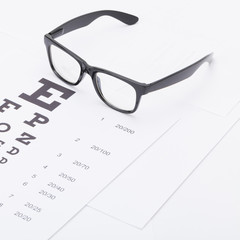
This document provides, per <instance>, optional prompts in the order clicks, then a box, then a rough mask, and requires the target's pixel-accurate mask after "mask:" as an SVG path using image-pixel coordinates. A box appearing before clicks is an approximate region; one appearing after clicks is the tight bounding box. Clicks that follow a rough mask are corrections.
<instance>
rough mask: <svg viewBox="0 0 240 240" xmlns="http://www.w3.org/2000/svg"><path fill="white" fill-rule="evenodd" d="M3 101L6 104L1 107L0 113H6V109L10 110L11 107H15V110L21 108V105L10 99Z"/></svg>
mask: <svg viewBox="0 0 240 240" xmlns="http://www.w3.org/2000/svg"><path fill="white" fill-rule="evenodd" d="M3 101H5V103H4V104H3V105H2V106H0V112H4V109H8V108H10V105H12V106H14V109H16V110H17V109H19V108H20V107H21V105H19V104H17V103H15V102H13V101H11V100H9V99H6V98H5V99H4V100H3Z"/></svg>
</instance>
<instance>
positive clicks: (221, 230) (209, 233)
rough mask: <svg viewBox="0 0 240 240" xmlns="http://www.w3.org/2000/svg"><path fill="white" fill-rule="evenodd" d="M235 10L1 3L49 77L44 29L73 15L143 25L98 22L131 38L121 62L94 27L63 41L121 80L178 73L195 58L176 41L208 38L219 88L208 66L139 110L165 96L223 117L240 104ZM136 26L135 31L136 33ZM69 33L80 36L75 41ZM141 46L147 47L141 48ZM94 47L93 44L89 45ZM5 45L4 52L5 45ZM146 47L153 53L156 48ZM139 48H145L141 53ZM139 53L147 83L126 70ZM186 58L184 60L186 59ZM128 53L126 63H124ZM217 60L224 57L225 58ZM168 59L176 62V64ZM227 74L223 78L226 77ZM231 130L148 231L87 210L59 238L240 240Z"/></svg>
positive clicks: (226, 6)
mask: <svg viewBox="0 0 240 240" xmlns="http://www.w3.org/2000/svg"><path fill="white" fill-rule="evenodd" d="M238 5H239V3H238V1H234V0H232V1H227V2H219V1H206V0H205V1H187V0H184V1H164V2H163V1H157V0H150V1H147V2H144V1H143V2H139V1H131V2H130V1H127V0H123V1H119V2H115V1H106V0H104V1H95V0H93V1H87V2H86V1H79V0H78V1H77V0H76V1H75V0H69V1H66V2H59V1H56V0H54V1H50V2H49V1H46V0H44V1H40V2H33V1H30V0H23V1H21V2H19V1H16V0H14V1H8V2H4V4H2V5H1V14H0V31H1V32H7V33H9V35H12V36H14V37H16V38H18V39H20V40H19V42H18V43H17V44H16V47H19V48H22V47H23V48H25V49H26V51H27V52H28V53H30V54H32V55H34V56H38V57H39V58H40V59H42V60H44V63H45V65H44V66H40V67H41V69H42V71H43V72H44V73H47V72H49V71H50V68H49V66H48V62H47V59H46V52H45V47H44V44H43V34H45V33H46V32H48V31H50V30H52V29H53V28H55V27H56V26H58V25H59V24H61V23H62V22H65V21H67V20H69V19H71V18H73V17H76V16H78V15H81V14H84V13H87V12H91V11H95V10H98V9H116V10H122V11H126V12H129V13H133V14H136V15H138V16H139V17H140V22H139V24H138V25H136V27H135V26H132V27H131V28H129V30H126V32H125V31H124V30H123V29H118V28H117V30H116V28H115V23H114V22H113V21H111V24H110V23H109V24H108V25H106V26H104V27H102V28H99V27H100V26H101V21H100V22H99V24H98V23H96V28H97V29H99V30H98V32H97V33H101V31H103V30H104V29H105V27H106V28H107V29H111V31H110V30H107V32H108V31H109V32H110V33H114V34H118V37H119V40H120V39H121V38H120V37H121V36H122V38H123V39H124V38H125V40H127V42H124V41H123V39H121V41H120V42H121V44H123V46H122V47H121V48H120V50H119V52H121V53H122V55H118V56H121V57H119V58H118V59H117V61H112V59H114V58H115V56H116V55H115V54H118V53H117V52H115V49H116V47H118V46H119V44H116V42H115V38H114V36H112V38H111V39H110V40H111V44H107V45H108V46H109V48H110V49H111V48H112V49H111V51H110V52H109V53H106V57H105V58H104V59H103V58H102V55H101V54H100V53H101V49H102V51H103V52H104V51H105V50H104V49H106V46H104V45H103V46H102V45H101V46H100V41H97V40H98V38H99V35H100V34H97V33H96V32H93V31H92V30H94V27H93V28H90V30H91V32H90V30H89V35H83V34H82V33H83V31H81V30H80V31H79V33H76V35H75V34H73V35H71V36H69V41H68V39H66V42H67V41H68V42H67V43H68V46H71V44H72V46H73V48H75V49H76V50H77V52H78V53H79V55H81V49H82V51H83V54H85V56H89V61H90V62H92V63H94V65H101V64H102V65H103V66H104V67H106V68H110V69H112V70H116V71H117V72H119V73H123V74H124V73H126V74H124V75H126V76H130V77H134V78H136V79H139V80H142V81H145V79H146V78H147V76H148V74H149V72H150V71H154V73H155V75H154V76H152V78H151V79H149V80H150V81H151V80H155V79H156V78H157V79H158V78H159V76H160V77H161V76H164V75H165V74H166V73H171V72H172V70H177V69H176V68H177V67H178V66H180V65H181V63H182V64H184V62H185V60H187V59H189V61H190V62H191V57H190V58H189V56H193V55H192V49H193V48H192V46H191V51H189V52H187V51H186V49H187V48H186V47H183V48H181V44H180V48H179V47H178V46H177V44H175V43H176V42H178V40H180V39H179V37H176V36H179V35H180V36H185V37H186V39H190V38H189V37H192V36H193V37H194V38H195V39H198V40H199V41H198V42H200V43H201V42H202V41H201V39H204V41H206V42H207V43H208V42H210V43H211V45H212V46H213V47H214V50H215V53H216V54H215V55H216V57H217V59H216V66H220V67H218V69H217V70H215V71H214V74H213V75H214V76H221V79H220V82H219V81H218V77H216V78H214V84H210V85H209V84H208V83H209V81H208V80H209V79H208V77H207V76H209V75H208V71H206V69H207V68H204V70H203V71H201V72H200V73H197V74H196V75H195V76H193V78H191V80H190V81H187V82H186V83H184V84H179V85H178V86H174V87H173V88H171V89H170V88H169V89H166V90H165V91H162V92H161V96H159V97H156V94H153V95H152V96H150V95H149V96H146V98H145V99H146V100H145V99H144V101H146V102H145V103H144V101H142V103H141V104H143V108H140V111H141V109H146V108H145V107H144V106H147V105H148V104H149V102H153V100H155V97H156V98H157V99H158V100H159V105H158V106H157V108H159V109H162V108H164V105H165V103H166V99H168V104H167V106H169V104H170V105H171V104H172V105H173V106H176V105H174V104H175V102H176V100H178V103H179V105H180V106H181V105H182V103H192V104H194V105H196V106H199V107H202V108H203V109H206V110H207V111H211V112H214V113H216V114H218V115H222V116H226V115H227V114H229V112H230V113H231V110H232V109H233V108H234V106H236V104H237V103H238V101H239V99H240V95H239V90H238V89H239V84H238V79H239V73H238V72H239V71H238V63H239V60H238V56H239V53H240V49H239V41H240V36H239V34H238V31H237V29H238V28H239V26H238V25H239V13H238V9H239V8H238ZM145 19H146V22H149V23H150V22H151V23H154V24H152V25H149V30H148V31H149V34H145V31H146V30H144V31H142V30H141V29H140V27H139V26H141V25H140V23H142V22H143V21H145ZM118 26H120V25H118ZM150 26H151V27H150ZM134 27H135V28H134ZM96 28H95V29H96ZM120 28H121V27H120ZM138 28H139V30H138V32H137V30H136V31H135V30H134V29H138ZM122 30H123V31H122ZM117 32H118V33H117ZM119 32H121V33H119ZM123 32H125V34H123ZM84 33H85V30H84ZM150 33H151V34H150ZM86 34H87V30H86ZM135 34H138V35H137V36H138V38H137V40H136V44H135V45H136V46H135V48H132V46H133V45H134V41H133V40H132V43H133V44H132V45H131V48H130V49H129V47H128V44H127V43H128V42H129V38H131V39H132V38H133V39H134V36H136V35H135ZM153 34H156V37H153ZM72 36H76V37H74V39H73V38H72ZM85 36H86V38H85ZM115 36H117V35H115ZM84 38H85V39H84ZM169 39H170V41H169ZM173 39H174V40H173ZM140 41H141V42H140ZM96 42H97V44H96ZM169 42H170V43H169ZM1 43H2V42H1ZM124 43H125V45H124ZM137 43H138V44H139V45H140V46H144V47H141V48H138V46H139V45H138V44H137ZM172 43H173V44H172ZM11 44H12V43H11ZM143 44H144V45H143ZM158 44H159V45H161V47H160V51H156V49H159V45H158ZM174 44H175V45H174ZM89 45H91V46H90V47H89V48H88V46H89ZM4 46H6V45H4ZM157 46H158V47H157ZM173 46H175V47H173ZM2 48H3V49H4V50H7V49H6V48H5V47H2ZM149 48H152V50H150V49H149ZM199 48H201V46H200V45H199V44H196V47H195V48H194V49H196V56H198V55H199V52H198V50H199ZM8 49H11V46H8ZM113 49H114V51H113ZM137 49H140V51H139V50H137ZM96 50H99V52H97V53H96V52H95V51H96ZM131 50H132V52H131ZM164 50H165V51H164ZM175 50H176V51H175ZM142 51H144V52H146V51H149V56H150V57H152V61H150V63H155V64H153V65H152V69H153V70H152V69H151V68H149V72H148V68H146V69H145V70H146V72H144V77H143V78H141V76H140V75H141V74H140V73H139V71H138V70H137V69H139V65H138V64H137V62H136V65H135V66H134V68H132V67H129V63H135V59H136V58H139V59H140V57H139V55H141V53H142ZM131 53H132V54H133V55H131ZM183 53H184V54H186V55H185V56H183ZM154 54H155V55H154ZM168 54H169V55H168ZM126 55H127V56H128V58H127V60H128V61H129V62H128V61H126V58H125V56H126ZM131 56H132V57H131ZM218 56H223V57H221V59H220V58H219V57H218ZM101 59H102V61H101ZM156 59H157V60H158V61H159V63H160V65H161V67H159V66H160V65H159V64H158V63H157V62H158V61H157V60H156ZM183 59H184V60H183ZM225 59H226V60H225ZM109 60H110V61H109ZM115 60H116V59H115ZM171 60H173V63H172V62H171ZM17 61H19V62H21V59H19V60H18V59H15V61H14V63H15V62H17ZM100 62H101V64H100ZM119 63H121V64H119ZM140 63H141V61H140ZM225 63H226V68H225ZM104 64H106V65H104ZM150 65H151V64H150ZM26 66H27V64H26ZM108 66H109V67H108ZM140 66H142V64H141V65H140ZM163 68H164V69H163ZM135 69H136V70H135ZM130 70H131V72H130ZM218 70H219V71H218ZM216 73H217V74H216ZM215 74H216V75H215ZM223 75H224V76H225V78H222V76H223ZM203 76H204V77H203ZM153 78H154V79H153ZM211 79H213V78H211ZM18 80H19V79H18ZM149 80H148V81H149ZM192 80H193V81H192ZM194 80H197V82H196V81H194ZM224 80H226V81H224ZM12 81H13V83H15V82H16V80H15V79H12ZM146 81H147V80H146ZM19 82H20V81H18V83H19ZM1 84H4V78H2V79H1ZM19 84H20V83H19ZM225 84H226V85H225ZM186 86H187V87H186ZM199 87H201V88H199ZM193 90H195V91H193ZM212 91H213V92H212ZM159 94H160V93H159ZM86 95H87V94H86ZM86 95H85V97H86ZM1 96H2V93H1ZM89 99H90V97H89ZM95 100H96V99H93V101H92V102H90V104H91V103H94V101H95ZM88 101H90V100H88ZM157 108H156V105H155V106H153V108H152V109H148V111H147V113H148V114H149V113H153V112H154V111H155V110H156V109H157ZM239 116H240V115H238V114H237V115H236V116H234V118H235V119H237V117H239ZM234 129H235V130H234V131H231V132H230V133H229V136H230V135H231V136H232V137H229V138H227V140H226V142H227V143H225V144H220V145H219V146H218V149H219V150H218V152H216V153H215V151H214V152H213V153H212V154H211V155H213V154H216V155H214V157H213V159H210V157H209V158H207V159H205V162H204V164H203V165H201V166H200V168H198V169H197V171H195V172H194V174H193V175H192V176H191V177H190V178H189V179H188V181H187V182H186V183H185V184H184V185H183V186H182V187H181V188H180V189H179V190H178V191H177V193H176V194H175V195H174V196H173V197H172V198H171V200H170V201H168V203H167V204H166V205H165V206H164V207H163V208H162V209H161V211H159V213H158V214H157V215H156V216H155V218H154V219H153V221H151V222H150V223H149V224H148V225H147V227H146V228H144V230H143V231H140V230H136V229H135V228H132V227H130V226H128V225H125V224H123V223H120V222H118V221H115V220H114V219H112V218H109V217H107V216H104V215H103V214H99V213H98V212H95V211H93V210H91V209H88V208H86V209H85V210H84V211H83V213H82V214H79V215H78V216H77V218H75V220H74V221H72V223H69V224H68V226H67V227H66V228H65V229H63V230H62V231H61V232H60V233H59V235H56V237H55V238H56V239H62V240H63V239H66V238H68V239H79V238H84V239H99V238H104V239H113V238H114V239H151V238H152V239H179V238H182V239H193V238H194V239H213V238H216V239H226V238H231V239H234V240H235V239H239V225H240V224H239V223H240V217H239V216H240V212H239V195H240V193H239V190H238V182H239V181H240V179H239V174H238V173H239V161H238V158H239V155H240V153H239V151H238V145H237V142H238V140H239V139H238V135H239V131H237V130H236V128H234ZM224 140H225V139H224ZM223 143H224V141H223ZM233 153H234V154H233ZM209 159H210V160H209Z"/></svg>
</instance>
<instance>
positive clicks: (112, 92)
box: [44, 10, 213, 113]
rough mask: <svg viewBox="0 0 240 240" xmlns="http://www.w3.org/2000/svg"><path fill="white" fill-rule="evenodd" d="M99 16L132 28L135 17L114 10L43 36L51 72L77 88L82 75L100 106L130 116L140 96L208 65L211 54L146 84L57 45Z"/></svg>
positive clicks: (70, 23) (88, 17)
mask: <svg viewBox="0 0 240 240" xmlns="http://www.w3.org/2000/svg"><path fill="white" fill-rule="evenodd" d="M101 16H111V17H113V18H116V19H118V20H120V21H122V22H123V23H125V24H128V25H133V24H135V23H136V22H137V21H138V18H137V17H136V16H133V15H130V14H127V13H123V12H118V11H111V10H105V11H97V12H92V13H88V14H86V15H83V16H80V17H77V18H74V19H72V20H70V21H68V22H66V23H64V24H62V25H60V26H59V27H57V28H55V29H54V30H52V31H51V32H50V33H48V34H46V35H45V36H44V42H45V45H46V48H47V53H48V59H49V62H50V66H51V68H52V70H53V72H54V73H55V74H56V75H57V77H58V78H60V79H61V80H63V81H64V82H66V83H68V84H71V85H77V84H79V83H80V82H81V80H82V78H83V76H84V74H85V73H87V74H89V75H90V76H91V78H92V82H93V86H94V88H95V90H96V92H97V94H98V96H99V97H100V98H101V99H102V101H103V102H104V103H106V104H107V105H108V106H109V107H111V108H113V109H115V110H117V111H119V112H123V113H133V112H135V111H136V110H137V108H138V106H139V102H140V99H141V97H142V95H145V94H147V93H150V92H153V91H156V90H159V89H162V88H165V87H168V86H170V85H173V84H175V83H177V82H180V81H182V80H184V79H186V78H188V77H190V76H191V75H192V74H193V73H194V72H195V71H196V70H197V69H198V68H199V67H200V66H201V65H202V64H203V63H204V62H208V63H210V62H211V60H212V55H213V54H212V53H211V54H209V55H206V56H204V57H203V58H201V59H200V60H198V61H197V62H194V63H193V64H191V65H189V66H188V67H186V68H184V69H182V70H180V71H177V72H175V73H173V74H171V75H169V76H166V77H164V78H162V79H160V80H157V81H155V82H152V83H150V84H146V83H140V82H137V81H134V80H132V79H129V78H127V77H124V76H121V75H119V74H117V73H114V72H111V71H108V70H105V69H102V68H98V67H93V66H90V65H89V64H88V63H87V62H86V61H85V60H83V59H82V58H80V57H79V56H78V55H76V54H75V53H73V52H72V51H70V50H69V49H68V48H66V47H64V46H63V45H62V44H60V43H59V42H57V41H56V40H55V38H57V37H59V36H62V35H64V34H66V33H68V32H71V31H73V30H76V29H78V28H82V27H85V26H87V25H89V24H90V23H91V22H93V21H94V20H95V19H97V18H99V17H101Z"/></svg>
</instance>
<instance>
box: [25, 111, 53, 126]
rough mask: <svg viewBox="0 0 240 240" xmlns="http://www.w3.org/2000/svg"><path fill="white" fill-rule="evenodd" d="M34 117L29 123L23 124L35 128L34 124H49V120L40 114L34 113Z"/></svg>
mask: <svg viewBox="0 0 240 240" xmlns="http://www.w3.org/2000/svg"><path fill="white" fill-rule="evenodd" d="M34 115H35V117H34V118H33V119H32V120H31V121H24V123H26V124H28V125H29V126H31V127H35V126H36V124H35V123H39V124H46V123H48V122H49V119H48V118H47V117H45V116H43V115H41V114H40V113H34Z"/></svg>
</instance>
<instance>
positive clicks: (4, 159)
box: [0, 157, 8, 164]
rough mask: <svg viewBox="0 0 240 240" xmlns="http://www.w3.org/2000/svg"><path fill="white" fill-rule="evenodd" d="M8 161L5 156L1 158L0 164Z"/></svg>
mask: <svg viewBox="0 0 240 240" xmlns="http://www.w3.org/2000/svg"><path fill="white" fill-rule="evenodd" d="M7 161H8V160H7V159H6V158H4V157H2V158H0V164H5V163H7Z"/></svg>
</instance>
